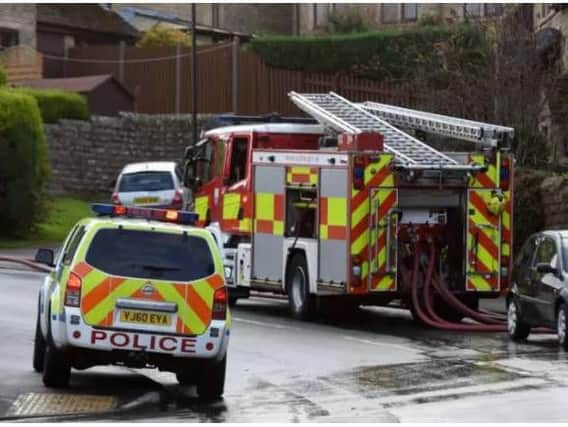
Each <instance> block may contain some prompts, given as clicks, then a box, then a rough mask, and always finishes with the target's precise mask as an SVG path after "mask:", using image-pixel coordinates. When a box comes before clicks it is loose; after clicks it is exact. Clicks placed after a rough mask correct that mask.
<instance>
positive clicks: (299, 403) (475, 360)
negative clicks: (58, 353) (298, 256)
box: [0, 269, 568, 422]
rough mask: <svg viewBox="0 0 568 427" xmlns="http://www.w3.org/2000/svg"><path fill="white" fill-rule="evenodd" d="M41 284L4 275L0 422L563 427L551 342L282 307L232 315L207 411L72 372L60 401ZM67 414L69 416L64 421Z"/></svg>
mask: <svg viewBox="0 0 568 427" xmlns="http://www.w3.org/2000/svg"><path fill="white" fill-rule="evenodd" d="M42 279H43V275H42V274H39V273H33V272H28V271H17V270H9V269H0V290H2V298H1V299H0V324H1V325H2V326H3V327H2V328H1V329H0V342H2V343H4V344H3V345H2V346H1V347H0V378H2V382H1V385H0V419H1V417H4V419H5V420H7V419H11V420H20V419H28V417H39V418H33V420H36V421H54V420H71V421H73V420H74V421H77V420H81V421H83V420H87V421H88V420H91V421H95V420H96V421H137V420H141V421H153V422H169V421H180V422H181V421H184V422H185V421H189V422H201V421H216V422H225V421H227V422H253V421H254V422H256V421H264V422H310V421H314V422H426V421H433V422H441V421H451V422H477V421H491V422H508V421H514V422H522V421H541V422H542V421H567V420H568V415H566V414H565V411H564V394H565V391H566V390H567V389H568V375H567V374H568V355H567V354H566V353H565V352H564V351H562V350H559V348H558V346H557V344H556V341H555V337H554V336H551V335H531V336H530V337H529V340H528V341H527V342H524V343H512V342H510V341H509V339H508V337H507V336H506V334H504V333H452V332H445V331H439V330H433V329H426V328H422V327H419V326H417V325H416V324H415V323H414V322H413V321H412V320H411V317H410V314H409V313H408V312H407V311H405V310H400V309H394V308H374V307H371V308H363V309H361V310H360V311H359V312H358V313H357V314H355V315H354V316H352V317H350V318H348V319H347V318H344V317H337V316H336V317H327V318H321V319H319V320H317V321H315V322H309V323H307V322H299V321H296V320H293V319H291V318H290V317H289V316H288V312H287V306H286V302H285V301H282V300H277V299H268V298H252V299H249V300H243V301H239V303H238V304H237V306H236V307H235V308H234V310H232V314H233V319H234V323H233V333H232V336H231V343H230V346H229V354H228V369H227V382H226V388H225V395H224V398H223V399H222V400H219V401H216V402H202V401H200V400H199V399H197V397H196V393H195V390H194V389H192V388H188V389H185V388H182V387H180V386H179V385H177V382H176V381H175V377H174V376H173V375H172V374H170V373H164V372H158V371H155V370H151V369H143V370H133V369H128V368H124V367H97V368H92V369H87V370H85V371H75V370H74V371H73V374H72V379H71V384H70V387H69V388H68V389H66V390H64V391H57V392H55V391H53V390H49V389H46V388H45V387H44V386H43V384H42V382H41V377H40V375H39V374H37V373H35V372H34V371H33V369H32V363H31V358H32V348H33V332H34V326H35V316H36V307H37V305H36V304H37V301H36V295H37V290H38V287H39V286H40V283H41V281H42ZM64 414H67V415H64Z"/></svg>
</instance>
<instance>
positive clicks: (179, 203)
mask: <svg viewBox="0 0 568 427" xmlns="http://www.w3.org/2000/svg"><path fill="white" fill-rule="evenodd" d="M172 208H174V209H182V208H183V192H182V191H180V190H176V193H175V195H174V200H173V201H172Z"/></svg>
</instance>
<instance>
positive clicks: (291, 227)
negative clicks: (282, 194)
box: [285, 188, 317, 239]
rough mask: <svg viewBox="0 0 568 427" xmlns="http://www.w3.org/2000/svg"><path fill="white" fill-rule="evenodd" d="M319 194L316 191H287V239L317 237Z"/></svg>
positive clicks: (295, 189)
mask: <svg viewBox="0 0 568 427" xmlns="http://www.w3.org/2000/svg"><path fill="white" fill-rule="evenodd" d="M316 214H317V192H316V190H315V189H298V188H289V189H287V190H286V232H285V236H286V237H306V238H309V239H315V238H316V237H317V233H316V224H317V222H316V221H317V216H316Z"/></svg>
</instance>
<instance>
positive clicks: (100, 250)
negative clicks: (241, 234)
mask: <svg viewBox="0 0 568 427" xmlns="http://www.w3.org/2000/svg"><path fill="white" fill-rule="evenodd" d="M86 261H87V263H89V264H90V265H92V266H93V267H95V268H97V269H99V270H102V271H104V272H105V273H107V274H110V275H115V276H126V277H136V278H143V279H155V280H166V281H177V282H190V281H194V280H197V279H201V278H204V277H207V276H210V275H211V274H213V273H214V271H215V264H214V260H213V256H212V254H211V251H210V249H209V245H208V244H207V241H206V240H205V239H203V238H202V237H197V236H188V235H182V234H172V233H160V232H155V231H143V230H124V229H103V230H99V231H98V232H97V234H96V235H95V237H94V238H93V240H92V242H91V245H90V247H89V250H88V251H87V256H86Z"/></svg>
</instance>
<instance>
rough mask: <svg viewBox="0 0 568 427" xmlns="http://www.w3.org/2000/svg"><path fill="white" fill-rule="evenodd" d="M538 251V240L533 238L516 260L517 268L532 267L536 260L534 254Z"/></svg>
mask: <svg viewBox="0 0 568 427" xmlns="http://www.w3.org/2000/svg"><path fill="white" fill-rule="evenodd" d="M535 250H536V239H535V237H534V236H533V237H531V238H530V239H529V240H527V242H526V243H525V245H524V246H523V247H522V249H521V250H520V252H519V256H518V257H517V260H516V265H517V267H524V268H526V267H530V266H531V265H532V261H533V258H534V252H535Z"/></svg>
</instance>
